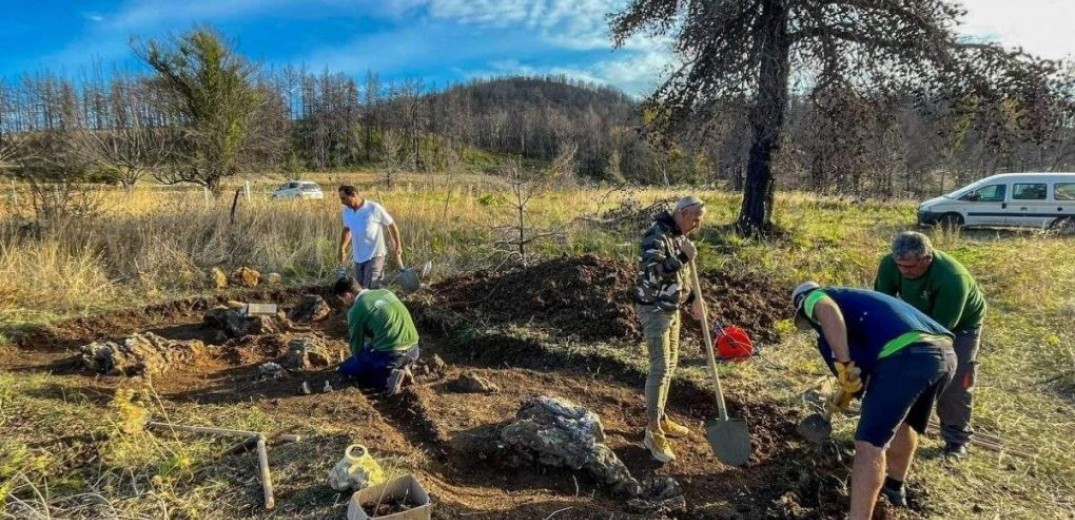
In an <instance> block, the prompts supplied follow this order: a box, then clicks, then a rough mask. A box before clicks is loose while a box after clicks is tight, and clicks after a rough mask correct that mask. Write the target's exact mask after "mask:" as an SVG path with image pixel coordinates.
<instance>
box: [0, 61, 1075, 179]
mask: <svg viewBox="0 0 1075 520" xmlns="http://www.w3.org/2000/svg"><path fill="white" fill-rule="evenodd" d="M155 72H156V73H146V74H143V75H131V74H120V73H111V74H102V73H95V74H86V75H83V76H82V77H80V78H79V79H77V80H75V79H72V78H66V77H60V76H57V75H53V74H48V73H39V74H27V75H24V76H23V77H21V78H15V79H9V80H6V81H3V82H0V168H5V169H6V171H7V172H8V173H9V174H13V175H15V176H17V177H18V178H20V179H23V180H27V179H28V180H31V181H34V182H43V183H45V184H49V183H54V182H62V181H65V180H69V179H75V178H77V179H78V180H79V181H85V180H95V181H107V182H116V183H121V184H125V185H130V184H133V183H135V182H137V181H139V180H142V179H156V180H157V181H159V182H165V183H174V182H195V183H201V184H205V185H207V186H209V187H211V188H214V189H216V188H217V187H218V186H219V176H227V175H230V174H234V173H237V172H262V171H264V172H281V171H286V172H300V171H305V170H327V169H345V168H354V167H375V168H384V169H385V170H387V171H416V172H437V171H457V170H465V169H469V170H485V171H488V172H490V173H496V172H497V170H498V162H499V161H503V160H506V159H510V158H512V157H518V158H520V159H524V160H527V161H529V163H530V164H533V163H534V162H540V161H548V160H552V159H553V158H554V157H556V156H558V154H560V153H562V152H564V151H565V150H569V149H570V150H574V155H573V157H574V161H575V168H576V171H577V173H578V176H579V178H582V179H588V180H591V181H595V182H600V181H605V182H610V183H622V182H632V183H639V184H685V183H686V184H690V183H706V184H722V185H729V186H731V187H736V188H737V187H739V186H740V185H741V182H742V178H743V175H744V171H745V166H746V165H745V162H746V158H747V152H748V147H749V146H750V131H749V124H748V121H747V110H746V108H745V103H743V102H740V101H738V100H728V101H727V102H726V103H725V106H724V107H723V108H722V109H721V110H720V111H719V114H720V116H719V120H718V121H715V122H713V121H711V122H710V123H711V124H710V125H707V126H709V129H708V130H707V131H706V132H697V133H696V134H695V135H689V136H683V135H682V134H680V135H679V136H677V137H675V138H668V137H666V136H662V135H660V132H659V131H658V128H657V127H656V126H655V125H654V124H652V122H653V121H654V120H656V119H658V118H657V117H656V116H655V114H652V113H649V112H652V109H646V110H643V108H642V105H641V104H640V103H639V102H638V101H636V100H635V99H632V98H631V97H629V96H627V95H625V94H624V93H622V92H620V91H618V90H616V89H613V88H609V87H604V86H599V85H595V84H592V83H586V82H580V81H575V80H572V79H569V78H566V77H563V76H537V77H535V76H514V77H501V78H493V79H486V80H475V81H471V82H468V83H465V84H458V85H450V86H447V87H442V88H434V85H431V84H429V83H427V82H424V81H422V80H420V79H410V80H404V81H393V82H385V81H383V80H381V79H380V77H379V76H378V75H377V74H376V73H373V72H370V73H367V74H366V75H365V76H364V77H360V78H356V77H353V76H349V75H345V74H339V73H332V72H329V71H324V72H316V73H315V72H310V71H308V70H306V69H304V68H298V67H284V68H282V69H275V70H266V69H260V70H259V69H258V68H257V67H255V66H253V65H249V69H248V72H249V73H248V74H246V75H245V76H242V79H243V80H244V81H246V82H248V84H247V87H248V88H249V91H250V93H252V94H251V97H250V100H251V103H249V107H250V108H249V113H244V115H243V116H242V117H237V118H232V119H228V120H227V121H228V122H226V123H225V122H220V121H212V120H211V121H209V122H208V123H206V122H205V121H204V120H205V119H206V116H205V115H204V114H203V115H201V116H199V115H198V113H199V112H198V111H197V109H196V108H197V107H190V106H187V107H186V108H187V110H184V109H177V106H179V108H183V106H182V105H184V104H186V105H191V104H192V103H194V102H197V100H198V95H197V93H194V94H193V97H192V99H194V101H191V100H190V99H185V98H184V93H183V92H182V84H179V85H180V87H179V91H178V93H177V83H176V82H175V81H169V78H168V77H162V74H161V73H160V71H159V70H157V71H155ZM192 77H194V78H195V80H197V81H205V82H211V81H215V80H214V79H212V76H208V75H207V76H205V77H203V78H202V79H201V80H198V79H197V78H199V77H201V76H198V75H194V76H192ZM173 79H174V78H173ZM218 79H219V78H218ZM188 94H189V93H188ZM216 95H220V96H223V95H227V94H226V93H225V94H218V93H214V92H213V91H212V90H210V89H206V90H205V92H204V94H203V96H202V97H206V96H209V97H212V96H216ZM914 99H916V98H915V97H914V96H911V95H900V94H899V93H895V94H894V93H891V92H889V93H886V94H884V95H881V94H877V95H874V96H870V95H863V94H861V93H858V94H853V93H849V92H839V91H826V92H815V91H807V92H803V93H798V94H796V95H794V96H792V97H791V102H790V104H789V106H788V107H787V111H788V121H789V132H788V133H787V135H786V136H785V138H784V140H783V141H782V143H781V147H780V150H779V152H778V155H777V159H776V164H775V172H776V175H777V176H778V178H780V179H781V185H782V186H786V187H799V188H802V189H809V190H813V191H817V192H822V193H838V194H851V195H869V196H886V197H887V196H905V195H911V196H921V195H924V194H933V193H938V192H939V191H941V190H942V189H949V188H952V187H953V185H954V184H955V183H957V182H963V181H965V180H968V179H971V178H978V177H982V176H985V175H988V174H992V173H996V172H1001V171H1026V170H1063V169H1072V162H1073V159H1075V130H1073V128H1072V120H1071V119H1070V117H1069V116H1067V115H1065V114H1067V113H1069V112H1067V111H1063V110H1056V109H1055V107H1053V106H1051V105H1050V106H1049V107H1048V109H1042V110H1036V107H1034V106H1025V105H1024V106H998V107H995V108H996V109H995V110H992V111H989V112H987V113H982V112H980V111H979V112H976V113H975V115H974V116H965V115H958V114H961V113H962V112H960V111H958V110H955V109H954V108H956V107H950V106H945V105H944V104H941V103H936V104H929V103H922V102H921V101H917V102H916V101H913V100H914ZM202 101H203V102H206V103H211V102H214V100H213V99H209V100H202ZM217 101H219V100H217ZM1050 102H1051V101H1050V100H1048V99H1043V100H1042V104H1043V106H1045V105H1048V104H1049V103H1050ZM211 110H219V109H211ZM203 112H204V110H203ZM199 118H201V119H199ZM1028 121H1029V122H1030V124H1027V123H1028ZM236 124H241V125H242V126H243V128H244V130H245V131H244V132H242V135H241V136H239V137H236V138H235V139H232V140H230V141H229V140H223V141H221V139H224V137H218V134H219V135H224V136H227V135H229V134H228V132H229V131H231V130H232V128H231V126H232V125H236ZM222 126H223V128H221V127H222ZM699 127H701V125H699ZM199 139H200V140H201V141H199ZM214 139H215V140H217V141H220V142H217V143H216V145H217V146H216V147H215V148H214V147H213V146H209V147H208V148H206V146H203V145H200V144H198V143H204V142H209V141H213V140H214ZM206 149H210V150H215V149H220V150H222V151H220V152H219V153H220V154H224V153H233V155H234V160H232V159H228V161H230V162H229V163H228V166H227V168H222V169H220V171H219V172H217V174H219V176H218V177H216V180H215V181H214V180H206V179H209V178H210V177H207V176H205V175H202V174H204V173H205V171H206V170H207V169H211V168H209V167H207V166H199V165H198V164H197V163H196V162H197V161H209V163H212V161H214V160H217V161H218V159H216V158H215V156H212V153H209V152H205V151H204V150H206ZM213 153H218V152H213ZM207 154H208V155H210V157H208V158H206V155H207ZM227 157H231V156H227ZM219 160H223V159H219ZM192 164H193V166H192ZM214 175H216V174H214Z"/></svg>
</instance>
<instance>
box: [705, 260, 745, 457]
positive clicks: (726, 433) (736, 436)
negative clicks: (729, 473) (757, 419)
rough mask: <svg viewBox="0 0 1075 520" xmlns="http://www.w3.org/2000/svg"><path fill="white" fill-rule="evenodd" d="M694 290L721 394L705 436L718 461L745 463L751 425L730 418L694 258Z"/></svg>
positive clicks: (716, 390) (711, 371)
mask: <svg viewBox="0 0 1075 520" xmlns="http://www.w3.org/2000/svg"><path fill="white" fill-rule="evenodd" d="M691 282H692V284H691V285H692V287H691V289H692V290H693V291H694V297H695V299H697V300H698V301H700V302H702V315H701V317H700V318H701V322H702V323H701V325H702V337H703V338H704V339H705V346H704V347H703V350H705V353H706V365H707V366H708V368H709V376H710V377H711V378H713V390H714V393H715V394H716V397H717V412H718V413H719V416H718V417H717V418H716V419H710V420H708V421H706V424H705V437H706V440H708V441H709V446H710V447H711V448H713V455H715V456H716V457H717V460H720V461H721V462H723V463H725V464H727V465H729V466H742V465H744V464H746V463H747V462H748V461H749V460H750V431H748V430H747V425H746V423H744V422H743V421H740V420H738V419H732V418H730V417H728V408H727V407H726V406H725V405H724V394H723V392H722V391H721V388H720V377H719V376H718V375H717V360H716V358H715V357H714V355H713V346H712V345H713V338H712V337H711V335H710V333H709V326H708V324H709V317H708V316H706V308H705V300H703V299H702V286H701V284H700V283H698V269H697V268H696V267H695V265H694V260H691Z"/></svg>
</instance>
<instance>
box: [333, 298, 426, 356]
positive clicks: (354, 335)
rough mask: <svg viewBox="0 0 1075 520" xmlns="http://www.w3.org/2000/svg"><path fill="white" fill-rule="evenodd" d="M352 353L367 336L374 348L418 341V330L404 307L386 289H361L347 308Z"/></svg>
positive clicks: (396, 347) (401, 347) (407, 345)
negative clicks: (348, 309) (349, 308)
mask: <svg viewBox="0 0 1075 520" xmlns="http://www.w3.org/2000/svg"><path fill="white" fill-rule="evenodd" d="M347 330H348V332H349V337H350V345H351V353H352V354H357V353H358V352H359V351H361V350H362V349H363V348H364V347H365V345H366V343H367V338H369V341H368V343H369V346H370V348H372V349H373V350H380V351H385V352H386V351H391V350H406V349H408V348H410V347H412V346H414V345H417V344H418V331H417V330H416V329H415V328H414V320H412V319H411V313H410V312H408V311H407V307H405V306H404V305H403V302H401V301H399V298H397V297H396V295H395V294H392V291H389V290H388V289H371V290H368V291H363V292H362V294H360V295H358V298H356V299H355V304H354V305H352V306H351V310H350V311H348V312H347Z"/></svg>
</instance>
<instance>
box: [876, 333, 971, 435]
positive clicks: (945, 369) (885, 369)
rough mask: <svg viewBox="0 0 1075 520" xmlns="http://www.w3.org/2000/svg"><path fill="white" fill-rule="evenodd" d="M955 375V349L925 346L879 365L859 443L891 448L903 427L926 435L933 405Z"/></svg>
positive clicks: (913, 347)
mask: <svg viewBox="0 0 1075 520" xmlns="http://www.w3.org/2000/svg"><path fill="white" fill-rule="evenodd" d="M955 372H956V354H955V352H953V351H952V349H951V348H942V347H937V346H934V345H929V344H924V343H916V344H913V345H909V346H907V347H904V348H903V350H900V351H899V352H896V353H895V354H892V355H891V356H889V357H886V358H884V359H882V360H880V361H878V362H877V366H876V367H874V369H873V371H872V373H871V374H870V377H869V380H868V381H867V383H866V396H865V397H864V398H863V399H862V414H861V415H860V416H859V424H858V429H857V430H856V431H855V440H856V441H863V442H868V443H870V444H872V445H874V446H877V447H878V448H887V447H888V443H889V442H892V438H893V437H895V435H896V430H898V429H899V427H900V425H901V424H903V423H907V426H910V427H911V428H914V430H915V431H917V432H918V433H920V434H922V433H925V432H926V425H928V424H929V417H930V415H931V414H932V413H933V404H934V403H935V402H936V400H937V397H938V396H939V395H940V394H941V392H943V391H944V389H945V388H946V387H947V386H948V383H950V382H951V381H952V376H953V375H954V374H955Z"/></svg>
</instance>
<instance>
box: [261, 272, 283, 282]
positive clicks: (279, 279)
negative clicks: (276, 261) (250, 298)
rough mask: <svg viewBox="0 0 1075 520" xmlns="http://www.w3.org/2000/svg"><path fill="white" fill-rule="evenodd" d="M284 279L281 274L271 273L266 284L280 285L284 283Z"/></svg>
mask: <svg viewBox="0 0 1075 520" xmlns="http://www.w3.org/2000/svg"><path fill="white" fill-rule="evenodd" d="M283 281H284V277H283V276H281V275H280V273H269V274H267V275H265V283H266V284H267V285H280V284H281V283H283Z"/></svg>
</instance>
